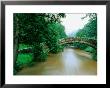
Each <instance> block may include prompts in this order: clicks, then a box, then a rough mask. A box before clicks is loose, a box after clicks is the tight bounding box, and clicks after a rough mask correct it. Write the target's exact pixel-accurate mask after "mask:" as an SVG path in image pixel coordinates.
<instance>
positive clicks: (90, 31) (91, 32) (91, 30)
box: [74, 13, 97, 60]
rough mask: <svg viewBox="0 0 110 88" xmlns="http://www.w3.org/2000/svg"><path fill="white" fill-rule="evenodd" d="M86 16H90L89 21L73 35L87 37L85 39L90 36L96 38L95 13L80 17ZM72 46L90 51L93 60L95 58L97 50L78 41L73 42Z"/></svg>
mask: <svg viewBox="0 0 110 88" xmlns="http://www.w3.org/2000/svg"><path fill="white" fill-rule="evenodd" d="M86 17H89V18H90V19H89V22H88V23H87V24H86V25H85V26H84V27H83V28H82V29H80V30H79V31H78V32H77V33H76V36H75V37H80V38H87V39H88V38H92V39H96V40H97V15H96V14H95V13H89V14H87V15H86V16H85V17H83V18H82V19H84V18H86ZM74 46H75V47H77V48H80V49H82V50H85V51H87V52H90V53H92V56H93V59H95V60H96V59H97V53H96V52H97V50H95V49H93V48H92V47H90V46H88V45H86V44H80V43H74Z"/></svg>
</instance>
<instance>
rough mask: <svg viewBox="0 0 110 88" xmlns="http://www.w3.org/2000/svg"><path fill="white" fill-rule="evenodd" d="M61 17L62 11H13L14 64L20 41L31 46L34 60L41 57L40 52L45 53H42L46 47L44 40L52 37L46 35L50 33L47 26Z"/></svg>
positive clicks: (62, 15) (58, 21) (57, 21)
mask: <svg viewBox="0 0 110 88" xmlns="http://www.w3.org/2000/svg"><path fill="white" fill-rule="evenodd" d="M62 17H65V14H64V13H58V14H57V13H15V14H14V46H15V47H14V50H15V54H14V55H15V57H14V58H15V60H14V64H16V59H17V51H18V48H19V44H20V43H23V44H28V45H31V46H32V48H33V56H34V60H35V59H36V58H40V57H41V58H43V57H42V55H41V54H43V55H44V54H45V55H46V54H47V52H46V53H44V51H46V50H45V49H46V48H44V47H47V43H46V42H47V41H49V40H52V39H53V38H51V37H50V38H48V35H46V34H48V33H50V30H49V29H48V27H49V25H51V24H53V23H60V22H61V21H60V18H62ZM49 35H51V34H49ZM38 51H40V52H38ZM45 55H44V56H45Z"/></svg>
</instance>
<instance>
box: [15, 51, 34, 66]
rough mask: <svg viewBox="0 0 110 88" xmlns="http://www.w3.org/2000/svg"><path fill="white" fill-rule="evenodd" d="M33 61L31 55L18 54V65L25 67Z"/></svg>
mask: <svg viewBox="0 0 110 88" xmlns="http://www.w3.org/2000/svg"><path fill="white" fill-rule="evenodd" d="M32 60H33V55H32V54H31V53H28V54H18V58H17V63H19V64H20V65H26V64H29V63H31V62H32Z"/></svg>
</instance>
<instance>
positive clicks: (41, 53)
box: [33, 43, 48, 61]
mask: <svg viewBox="0 0 110 88" xmlns="http://www.w3.org/2000/svg"><path fill="white" fill-rule="evenodd" d="M33 54H34V61H45V60H47V56H48V48H47V46H46V45H45V44H44V43H40V44H36V45H34V48H33Z"/></svg>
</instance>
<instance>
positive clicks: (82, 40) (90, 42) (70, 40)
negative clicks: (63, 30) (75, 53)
mask: <svg viewBox="0 0 110 88" xmlns="http://www.w3.org/2000/svg"><path fill="white" fill-rule="evenodd" d="M74 42H78V43H82V44H87V45H89V46H91V47H93V48H94V49H97V40H95V39H92V38H88V39H87V38H79V37H75V38H74V37H70V38H63V39H60V40H59V44H61V45H63V44H72V43H74Z"/></svg>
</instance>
